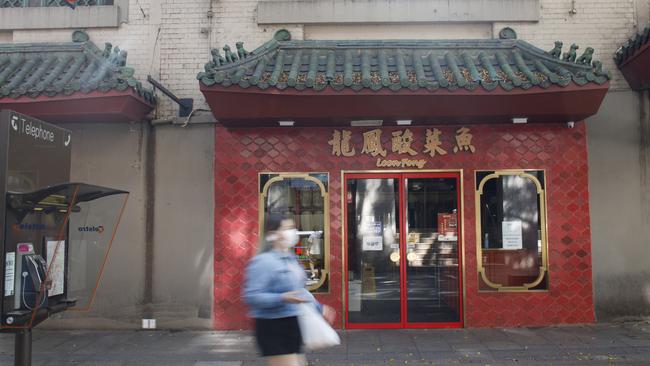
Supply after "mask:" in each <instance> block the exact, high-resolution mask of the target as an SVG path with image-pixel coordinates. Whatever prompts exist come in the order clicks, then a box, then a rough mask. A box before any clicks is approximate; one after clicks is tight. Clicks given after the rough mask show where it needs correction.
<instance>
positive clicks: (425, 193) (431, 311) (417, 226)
mask: <svg viewBox="0 0 650 366" xmlns="http://www.w3.org/2000/svg"><path fill="white" fill-rule="evenodd" d="M405 185H406V195H405V196H406V207H407V210H406V216H407V217H406V238H407V239H406V289H407V295H406V303H407V304H406V305H407V306H406V309H407V310H406V311H407V321H408V322H409V323H455V322H460V286H459V284H460V281H459V280H460V279H459V274H460V271H459V256H458V252H459V251H458V186H457V179H456V178H455V177H449V178H444V177H440V178H429V177H422V175H410V176H409V175H407V176H406V178H405Z"/></svg>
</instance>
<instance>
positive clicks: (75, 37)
mask: <svg viewBox="0 0 650 366" xmlns="http://www.w3.org/2000/svg"><path fill="white" fill-rule="evenodd" d="M88 40H90V37H88V33H86V32H84V31H82V30H76V31H74V32H72V42H75V43H83V42H88Z"/></svg>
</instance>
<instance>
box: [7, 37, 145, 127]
mask: <svg viewBox="0 0 650 366" xmlns="http://www.w3.org/2000/svg"><path fill="white" fill-rule="evenodd" d="M72 38H73V42H69V43H26V44H0V109H12V110H15V111H17V112H20V113H24V114H27V115H29V116H32V117H35V118H39V119H42V120H45V121H48V122H120V121H140V120H142V119H143V118H144V116H146V115H147V114H148V113H149V112H150V111H151V110H152V109H153V107H154V105H155V104H156V99H155V97H154V95H153V92H152V91H151V90H145V89H144V88H143V87H142V84H141V83H140V82H139V81H137V80H136V79H135V78H134V77H133V75H134V70H133V69H132V68H130V67H126V57H127V53H126V51H124V50H122V51H120V50H119V48H118V47H114V48H113V47H112V45H111V44H110V43H107V44H106V45H105V46H104V49H103V50H100V49H99V48H98V47H97V46H95V44H94V43H92V42H91V41H90V40H89V39H88V35H87V34H86V33H84V32H82V31H75V32H74V33H73V37H72Z"/></svg>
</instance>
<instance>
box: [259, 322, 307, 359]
mask: <svg viewBox="0 0 650 366" xmlns="http://www.w3.org/2000/svg"><path fill="white" fill-rule="evenodd" d="M255 337H256V338H257V345H258V346H259V347H260V351H261V352H262V356H264V357H267V356H279V355H290V354H293V353H301V351H302V336H301V335H300V327H299V325H298V318H297V317H295V316H292V317H289V318H279V319H261V318H256V319H255Z"/></svg>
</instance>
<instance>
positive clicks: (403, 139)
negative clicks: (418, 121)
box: [327, 127, 476, 167]
mask: <svg viewBox="0 0 650 366" xmlns="http://www.w3.org/2000/svg"><path fill="white" fill-rule="evenodd" d="M382 132H383V131H382V130H381V129H374V130H371V131H367V132H364V133H363V147H362V149H361V154H367V155H370V156H372V157H377V156H382V157H384V158H385V157H386V155H387V150H386V149H384V146H383V144H382V141H381V134H382ZM454 137H455V142H456V144H455V145H454V146H453V151H454V154H457V153H460V152H469V153H474V152H476V148H475V147H474V145H472V139H473V138H474V136H473V135H472V134H471V133H470V129H469V128H467V127H461V128H459V129H458V130H456V135H455V136H454ZM351 139H352V132H351V131H348V130H341V131H339V130H334V132H333V133H332V139H331V140H329V141H328V142H327V143H328V144H329V145H330V146H332V155H335V156H346V157H350V156H355V155H356V150H355V148H354V146H353V144H352V141H351ZM414 141H415V137H414V135H413V132H411V130H410V129H408V128H407V129H405V130H401V131H395V132H391V140H390V144H391V149H390V151H392V152H393V153H397V154H400V155H403V154H408V155H410V156H416V155H418V152H417V151H415V150H414V148H413V143H414ZM422 152H423V153H424V154H429V155H430V156H431V157H435V156H436V155H438V156H442V155H447V150H445V149H444V148H443V141H442V132H441V131H440V130H439V129H437V128H433V129H429V128H427V129H426V136H425V143H424V150H423V151H422ZM380 160H381V159H379V160H378V163H377V166H388V165H379V161H380ZM403 161H404V162H406V161H409V160H408V159H402V160H390V162H394V165H395V166H396V165H397V163H398V162H399V165H400V166H404V165H403V163H402V162H403ZM422 161H424V160H422ZM387 162H388V160H384V163H385V164H388V163H387ZM410 162H411V163H408V165H407V166H418V167H419V166H420V165H421V164H419V163H414V162H420V160H410ZM394 165H390V166H394Z"/></svg>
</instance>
